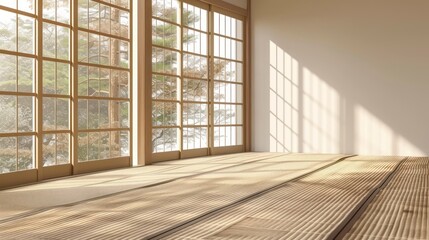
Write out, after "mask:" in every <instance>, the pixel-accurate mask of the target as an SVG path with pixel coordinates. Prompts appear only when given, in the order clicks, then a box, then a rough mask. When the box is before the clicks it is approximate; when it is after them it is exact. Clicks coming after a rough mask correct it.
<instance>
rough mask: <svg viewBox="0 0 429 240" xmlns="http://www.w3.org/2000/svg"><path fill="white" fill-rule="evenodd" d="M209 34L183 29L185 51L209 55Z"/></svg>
mask: <svg viewBox="0 0 429 240" xmlns="http://www.w3.org/2000/svg"><path fill="white" fill-rule="evenodd" d="M207 44H208V42H207V34H205V33H201V32H198V31H194V30H191V29H186V28H184V29H183V51H185V52H191V53H197V54H201V55H207V48H208V47H207Z"/></svg>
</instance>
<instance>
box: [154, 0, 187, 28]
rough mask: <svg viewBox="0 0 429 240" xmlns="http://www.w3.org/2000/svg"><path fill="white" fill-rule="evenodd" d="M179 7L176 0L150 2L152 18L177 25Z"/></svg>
mask: <svg viewBox="0 0 429 240" xmlns="http://www.w3.org/2000/svg"><path fill="white" fill-rule="evenodd" d="M179 5H180V3H179V1H178V0H152V14H153V16H156V17H159V18H162V19H165V20H168V21H171V22H177V23H179V22H180V19H179V16H180V14H179Z"/></svg>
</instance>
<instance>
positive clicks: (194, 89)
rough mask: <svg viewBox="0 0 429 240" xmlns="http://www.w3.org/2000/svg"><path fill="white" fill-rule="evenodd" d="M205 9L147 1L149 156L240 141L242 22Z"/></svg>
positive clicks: (197, 4) (193, 4) (170, 0)
mask: <svg viewBox="0 0 429 240" xmlns="http://www.w3.org/2000/svg"><path fill="white" fill-rule="evenodd" d="M209 9H210V5H208V4H203V3H201V2H199V1H189V3H188V2H187V1H179V0H152V150H153V153H154V154H158V153H168V152H175V151H178V152H180V153H181V154H182V157H183V156H184V155H185V156H186V152H187V151H191V150H204V149H205V151H200V153H201V154H202V155H207V154H208V153H209V151H211V150H213V149H216V148H222V147H234V146H242V145H243V127H244V122H243V111H244V110H243V108H244V101H243V91H244V77H243V72H244V31H243V26H244V25H243V24H244V22H243V19H242V18H235V17H233V16H229V15H228V13H226V12H225V11H222V10H217V9H216V8H212V9H214V10H211V11H210V10H209ZM190 155H191V156H195V154H190ZM173 158H174V157H173Z"/></svg>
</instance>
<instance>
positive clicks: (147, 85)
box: [138, 0, 251, 165]
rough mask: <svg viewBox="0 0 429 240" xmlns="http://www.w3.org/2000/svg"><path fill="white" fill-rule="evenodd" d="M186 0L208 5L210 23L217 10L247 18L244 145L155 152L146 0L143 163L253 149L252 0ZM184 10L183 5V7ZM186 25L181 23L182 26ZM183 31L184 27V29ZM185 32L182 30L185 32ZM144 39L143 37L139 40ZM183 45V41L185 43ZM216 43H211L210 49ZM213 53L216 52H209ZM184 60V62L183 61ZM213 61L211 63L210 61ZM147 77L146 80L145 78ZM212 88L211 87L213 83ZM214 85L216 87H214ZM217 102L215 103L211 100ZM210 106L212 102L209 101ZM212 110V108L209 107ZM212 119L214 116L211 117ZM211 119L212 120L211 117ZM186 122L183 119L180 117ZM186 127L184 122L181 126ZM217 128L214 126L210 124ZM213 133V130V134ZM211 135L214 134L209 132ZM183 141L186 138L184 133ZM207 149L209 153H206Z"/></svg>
mask: <svg viewBox="0 0 429 240" xmlns="http://www.w3.org/2000/svg"><path fill="white" fill-rule="evenodd" d="M183 2H186V3H189V4H193V5H196V6H197V7H199V6H201V4H203V6H204V5H208V6H209V11H208V15H209V16H210V17H209V19H210V21H209V24H212V23H211V22H212V21H211V19H213V16H211V14H212V13H213V12H214V11H216V12H218V13H221V14H224V15H227V16H230V17H234V18H237V19H240V20H242V21H243V40H242V41H243V83H242V84H243V86H244V87H243V145H241V146H230V147H221V148H214V147H212V146H213V143H210V141H209V147H208V152H207V150H206V149H196V150H191V151H189V150H187V151H183V150H182V148H180V149H179V151H173V152H165V153H152V129H153V127H152V117H151V116H152V59H151V58H152V1H151V0H145V1H144V3H142V4H141V5H139V11H140V12H144V14H140V15H142V16H139V20H140V21H142V22H144V24H143V26H141V27H139V32H141V31H142V29H144V30H143V31H145V32H146V33H147V34H146V35H144V36H141V35H139V37H140V38H141V39H142V41H141V45H140V46H139V53H140V54H142V55H143V56H144V59H141V60H140V61H142V63H141V64H140V63H139V65H140V66H141V70H140V71H139V73H138V76H139V89H140V90H141V92H144V94H143V96H141V97H139V99H138V104H139V106H142V107H140V108H139V116H141V117H142V119H143V121H141V120H140V121H139V129H140V130H139V132H138V139H139V142H138V147H139V149H140V150H139V153H138V156H139V164H140V165H149V164H152V163H156V162H161V161H167V160H174V159H183V158H191V157H198V156H204V155H218V154H228V153H237V152H244V151H250V150H251V138H250V71H249V66H250V1H249V0H248V9H247V10H246V9H242V8H240V7H237V6H234V5H232V4H229V3H226V2H223V1H221V0H181V1H180V5H182V3H183ZM180 9H181V11H182V6H181V7H180ZM182 28H183V26H182V27H181V29H182ZM212 30H213V28H212V27H209V31H208V34H209V37H208V38H209V39H210V38H211V36H213V33H212ZM181 32H182V30H181ZM181 34H182V33H181ZM139 42H140V41H139ZM181 45H183V44H181ZM212 45H213V44H209V45H208V47H209V49H210V48H211V47H210V46H212ZM180 49H181V51H180V53H181V54H182V53H183V51H182V46H180ZM209 55H210V56H212V55H213V54H212V53H209ZM181 64H182V63H181ZM209 64H210V63H209ZM141 81H143V83H142V82H141ZM209 84H211V83H209ZM209 89H210V87H209ZM211 89H213V88H211ZM211 105H212V106H213V104H211ZM209 107H210V105H209ZM209 111H211V110H209ZM209 119H210V118H209ZM209 121H210V120H209ZM180 123H182V119H180ZM209 126H213V123H209ZM181 127H182V126H181ZM210 129H213V127H209V131H211V130H210ZM211 135H213V134H211ZM209 136H210V134H209ZM179 141H180V142H182V141H183V138H182V137H181V138H180V139H179ZM206 152H207V153H206Z"/></svg>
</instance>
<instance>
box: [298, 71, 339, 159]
mask: <svg viewBox="0 0 429 240" xmlns="http://www.w3.org/2000/svg"><path fill="white" fill-rule="evenodd" d="M302 85H303V93H302V98H303V108H302V111H303V119H302V122H303V140H302V141H303V152H315V153H339V152H340V126H341V122H340V119H341V118H340V114H341V113H340V95H339V94H338V92H337V91H336V90H335V89H334V88H332V87H331V86H329V85H328V84H327V83H326V82H325V81H324V80H323V79H321V78H320V77H319V76H317V75H316V74H315V73H313V72H311V70H309V69H308V68H305V67H304V69H303V84H302Z"/></svg>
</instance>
